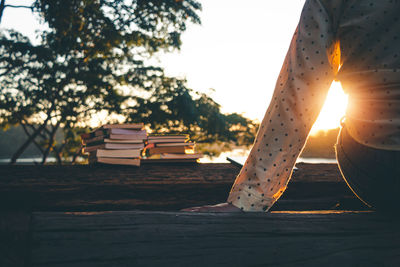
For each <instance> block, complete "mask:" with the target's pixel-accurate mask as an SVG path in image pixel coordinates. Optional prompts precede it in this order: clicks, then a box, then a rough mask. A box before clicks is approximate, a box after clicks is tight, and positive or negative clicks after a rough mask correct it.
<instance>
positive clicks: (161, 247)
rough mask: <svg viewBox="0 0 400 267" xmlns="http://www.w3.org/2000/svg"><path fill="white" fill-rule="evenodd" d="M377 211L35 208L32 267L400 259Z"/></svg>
mask: <svg viewBox="0 0 400 267" xmlns="http://www.w3.org/2000/svg"><path fill="white" fill-rule="evenodd" d="M398 225H399V222H398V221H394V220H390V219H388V218H386V217H381V216H380V215H378V214H375V213H339V214H335V213H327V214H321V213H319V214H307V213H305V214H304V213H297V214H290V213H289V214H288V213H275V214H274V213H272V214H199V213H197V214H190V213H189V214H188V213H172V212H104V213H102V212H100V213H34V216H33V224H32V228H33V231H32V243H31V259H30V265H31V266H85V267H88V266H400V230H399V227H398Z"/></svg>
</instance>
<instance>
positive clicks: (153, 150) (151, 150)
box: [146, 146, 185, 155]
mask: <svg viewBox="0 0 400 267" xmlns="http://www.w3.org/2000/svg"><path fill="white" fill-rule="evenodd" d="M146 151H147V153H148V154H149V155H154V154H162V153H178V154H185V147H184V146H170V147H151V148H148V149H146Z"/></svg>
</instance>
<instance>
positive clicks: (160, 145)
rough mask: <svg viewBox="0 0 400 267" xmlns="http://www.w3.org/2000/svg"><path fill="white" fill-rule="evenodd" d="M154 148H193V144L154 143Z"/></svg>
mask: <svg viewBox="0 0 400 267" xmlns="http://www.w3.org/2000/svg"><path fill="white" fill-rule="evenodd" d="M154 145H155V146H156V147H168V146H194V145H195V143H193V142H186V143H185V142H181V143H156V144H154Z"/></svg>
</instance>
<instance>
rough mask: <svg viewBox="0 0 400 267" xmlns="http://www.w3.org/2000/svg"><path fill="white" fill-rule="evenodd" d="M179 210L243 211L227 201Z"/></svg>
mask: <svg viewBox="0 0 400 267" xmlns="http://www.w3.org/2000/svg"><path fill="white" fill-rule="evenodd" d="M181 211H186V212H243V211H242V210H241V209H239V208H238V207H236V206H233V205H232V204H229V203H226V202H225V203H220V204H216V205H206V206H200V207H191V208H186V209H181Z"/></svg>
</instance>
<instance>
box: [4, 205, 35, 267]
mask: <svg viewBox="0 0 400 267" xmlns="http://www.w3.org/2000/svg"><path fill="white" fill-rule="evenodd" d="M30 222H31V215H30V214H29V213H26V212H0V266H27V263H28V261H29V249H30V248H29V237H30V235H29V230H30Z"/></svg>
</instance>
